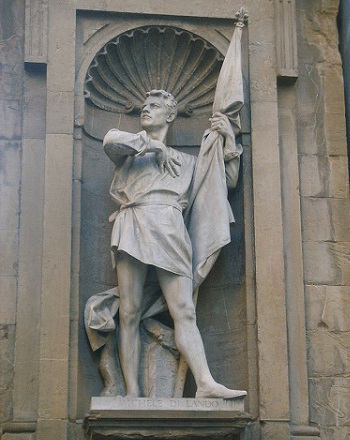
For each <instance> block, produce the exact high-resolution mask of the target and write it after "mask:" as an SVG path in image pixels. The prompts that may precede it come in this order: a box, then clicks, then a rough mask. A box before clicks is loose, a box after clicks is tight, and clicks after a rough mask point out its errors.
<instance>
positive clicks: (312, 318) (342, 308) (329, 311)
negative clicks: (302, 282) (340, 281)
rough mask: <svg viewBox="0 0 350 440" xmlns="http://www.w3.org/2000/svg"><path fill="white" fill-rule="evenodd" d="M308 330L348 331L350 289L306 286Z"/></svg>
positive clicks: (347, 287)
mask: <svg viewBox="0 0 350 440" xmlns="http://www.w3.org/2000/svg"><path fill="white" fill-rule="evenodd" d="M305 295H306V312H307V320H306V323H307V328H308V330H316V329H317V328H326V329H327V330H329V331H335V332H339V331H340V332H348V331H350V315H349V307H350V287H349V286H306V289H305Z"/></svg>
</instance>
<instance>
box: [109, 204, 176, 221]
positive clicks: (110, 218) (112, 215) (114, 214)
mask: <svg viewBox="0 0 350 440" xmlns="http://www.w3.org/2000/svg"><path fill="white" fill-rule="evenodd" d="M140 206H172V207H173V208H175V209H177V210H178V211H180V212H181V213H182V208H181V205H179V204H178V203H164V202H161V203H155V202H131V203H126V204H125V205H121V206H120V207H119V209H118V210H117V211H115V212H113V214H111V215H110V216H109V219H108V220H109V221H110V222H113V221H114V220H115V219H116V218H117V216H118V214H119V213H120V212H122V211H124V210H125V209H128V208H138V207H140Z"/></svg>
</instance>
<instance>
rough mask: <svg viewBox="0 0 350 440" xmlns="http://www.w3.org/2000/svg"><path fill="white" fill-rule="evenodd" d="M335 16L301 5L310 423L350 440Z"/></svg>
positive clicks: (346, 245) (345, 211) (315, 5)
mask: <svg viewBox="0 0 350 440" xmlns="http://www.w3.org/2000/svg"><path fill="white" fill-rule="evenodd" d="M337 12H338V1H321V0H319V1H312V2H304V1H299V2H298V19H299V27H300V32H299V75H300V76H299V80H298V83H297V96H298V139H299V148H298V151H299V166H300V195H301V214H302V237H303V255H304V282H305V296H306V325H307V347H308V371H309V385H310V388H309V393H310V394H309V395H310V420H311V422H312V423H314V424H316V425H319V426H320V428H321V438H322V439H324V440H338V439H346V438H348V436H349V435H350V417H349V408H350V392H349V391H350V389H349V388H350V379H349V373H350V362H349V349H350V333H349V332H350V314H349V310H350V264H349V263H350V204H349V187H348V161H347V148H346V138H345V136H344V134H345V118H344V98H343V93H344V90H343V81H342V75H343V72H342V66H341V61H340V54H339V51H338V35H337V26H336V18H337ZM344 19H345V20H346V17H344ZM347 19H349V17H348V18H347Z"/></svg>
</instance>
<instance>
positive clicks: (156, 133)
mask: <svg viewBox="0 0 350 440" xmlns="http://www.w3.org/2000/svg"><path fill="white" fill-rule="evenodd" d="M146 133H147V136H148V137H150V138H151V139H153V140H155V141H160V142H163V144H165V142H166V135H167V133H168V127H164V128H163V127H162V128H160V129H157V130H146Z"/></svg>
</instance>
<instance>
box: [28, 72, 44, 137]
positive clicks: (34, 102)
mask: <svg viewBox="0 0 350 440" xmlns="http://www.w3.org/2000/svg"><path fill="white" fill-rule="evenodd" d="M23 116H24V118H23V134H24V137H25V138H26V139H45V135H46V132H45V128H46V120H45V117H46V75H45V74H44V73H40V72H35V71H29V72H27V74H26V81H25V88H24V108H23Z"/></svg>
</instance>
